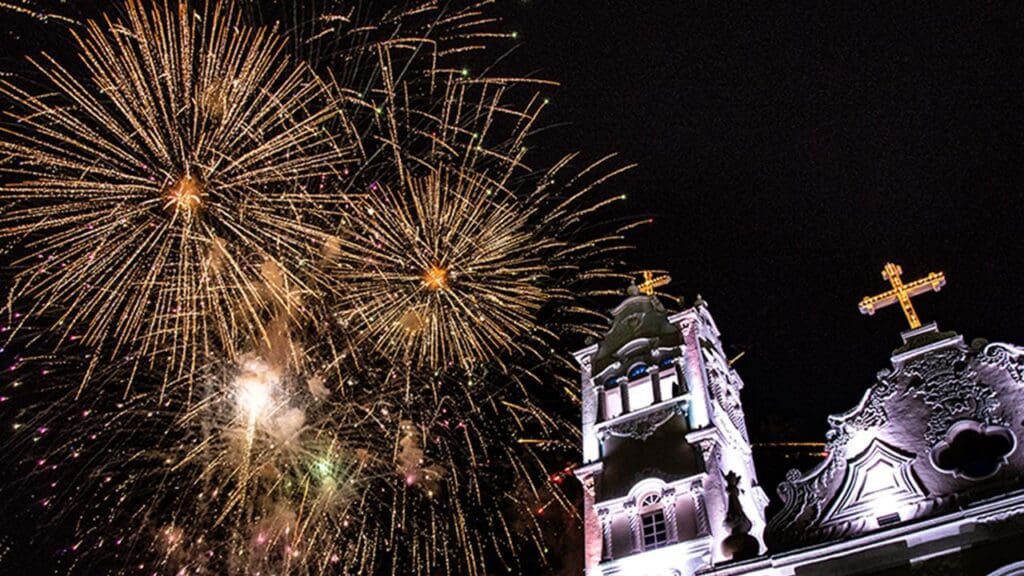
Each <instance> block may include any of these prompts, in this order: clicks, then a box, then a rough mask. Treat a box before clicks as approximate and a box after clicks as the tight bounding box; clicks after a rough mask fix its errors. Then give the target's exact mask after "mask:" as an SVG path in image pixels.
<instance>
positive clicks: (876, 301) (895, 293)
mask: <svg viewBox="0 0 1024 576" xmlns="http://www.w3.org/2000/svg"><path fill="white" fill-rule="evenodd" d="M901 275H903V269H902V268H900V267H899V266H897V265H896V264H893V263H891V262H889V263H887V264H886V265H885V269H884V270H882V278H884V279H886V280H888V281H889V283H890V284H892V290H889V291H888V292H883V293H881V294H879V295H877V296H865V297H864V299H863V300H861V301H860V306H858V308H860V313H861V314H874V313H875V310H877V309H879V308H885V307H886V306H889V305H891V304H895V303H896V302H899V303H900V306H901V307H902V308H903V314H904V315H905V316H906V317H907V322H909V323H910V327H911V328H920V327H921V320H920V319H919V318H918V317H917V312H915V311H914V305H913V304H912V303H911V302H910V299H911V298H913V297H914V296H917V295H919V294H924V293H925V292H932V291H935V292H938V291H939V290H941V289H942V287H943V286H945V285H946V275H945V274H944V273H942V272H932V273H931V274H929V275H927V276H925V277H924V278H921V279H919V280H914V281H913V282H909V283H907V284H904V283H903V280H902V279H900V276H901Z"/></svg>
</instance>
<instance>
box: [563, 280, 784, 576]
mask: <svg viewBox="0 0 1024 576" xmlns="http://www.w3.org/2000/svg"><path fill="white" fill-rule="evenodd" d="M651 280H652V279H651V277H650V275H647V281H646V282H645V283H644V284H643V285H642V286H641V288H637V287H636V286H631V287H630V291H629V295H628V297H627V298H626V299H625V300H624V301H623V302H622V303H621V304H620V305H619V306H618V307H617V308H615V309H614V310H613V311H612V316H613V318H612V323H611V328H610V329H609V330H608V333H607V334H605V336H604V337H603V338H602V339H601V341H600V342H597V343H595V344H593V345H591V346H588V347H587V348H584V349H582V350H579V351H578V352H576V354H575V356H576V360H577V361H578V362H579V365H580V367H581V381H582V406H583V465H582V466H581V467H580V468H578V469H577V470H576V475H577V477H578V478H579V479H580V481H581V482H582V483H583V486H584V488H585V490H584V530H585V555H586V558H585V561H586V574H587V576H612V575H631V576H632V575H635V576H690V575H692V574H694V573H695V572H696V571H697V570H698V569H699V568H701V567H702V566H708V565H714V564H717V563H721V562H725V561H728V560H739V559H744V558H751V557H753V556H756V555H758V554H761V553H763V551H764V543H763V533H764V527H765V520H764V508H765V506H766V505H767V502H768V500H767V497H766V496H765V494H764V491H763V490H762V489H761V487H760V486H759V485H758V482H757V474H756V473H755V471H754V463H753V458H752V457H751V450H750V441H749V439H748V438H747V429H746V424H745V422H744V416H743V407H742V404H741V403H740V396H739V394H740V390H741V389H742V387H743V382H742V381H741V380H740V378H739V376H738V375H737V374H736V372H735V371H734V370H733V369H732V368H731V367H730V366H729V362H728V360H727V359H726V357H725V355H724V353H723V351H722V345H721V342H720V340H719V333H718V329H717V328H716V327H715V322H714V320H712V318H711V314H710V313H709V312H708V309H707V305H706V304H705V303H704V302H703V301H698V303H697V304H696V305H695V306H693V307H692V308H689V309H687V310H684V311H682V312H679V313H676V314H672V315H669V313H668V312H667V311H666V309H665V307H664V306H663V305H662V303H661V302H660V301H659V300H658V298H657V297H656V296H655V295H654V286H655V285H656V281H655V282H653V283H652V281H651Z"/></svg>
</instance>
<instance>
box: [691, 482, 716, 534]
mask: <svg viewBox="0 0 1024 576" xmlns="http://www.w3.org/2000/svg"><path fill="white" fill-rule="evenodd" d="M690 498H692V499H693V512H694V514H695V515H696V516H697V536H707V535H708V534H710V533H711V524H710V522H708V511H707V509H706V508H705V507H704V485H703V484H701V483H700V482H694V483H693V484H692V485H691V486H690Z"/></svg>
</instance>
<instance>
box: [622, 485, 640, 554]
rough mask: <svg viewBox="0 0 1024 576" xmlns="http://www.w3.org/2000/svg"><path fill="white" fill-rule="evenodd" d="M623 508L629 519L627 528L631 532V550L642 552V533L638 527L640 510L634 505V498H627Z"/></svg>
mask: <svg viewBox="0 0 1024 576" xmlns="http://www.w3.org/2000/svg"><path fill="white" fill-rule="evenodd" d="M623 508H624V509H625V510H626V517H627V518H628V519H629V529H630V531H631V532H632V533H633V552H642V551H643V549H644V547H643V533H642V532H641V529H640V511H639V510H638V509H637V507H636V499H635V498H633V499H630V500H628V501H627V502H626V503H625V504H624V505H623Z"/></svg>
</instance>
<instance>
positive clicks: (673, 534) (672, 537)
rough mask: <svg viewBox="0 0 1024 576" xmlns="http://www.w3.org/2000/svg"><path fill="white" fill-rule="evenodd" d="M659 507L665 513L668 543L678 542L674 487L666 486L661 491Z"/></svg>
mask: <svg viewBox="0 0 1024 576" xmlns="http://www.w3.org/2000/svg"><path fill="white" fill-rule="evenodd" d="M661 508H662V511H663V512H664V513H665V528H666V531H667V535H668V543H669V544H675V543H676V542H679V524H678V522H677V520H676V489H675V488H666V489H665V491H664V492H662V493H661Z"/></svg>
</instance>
